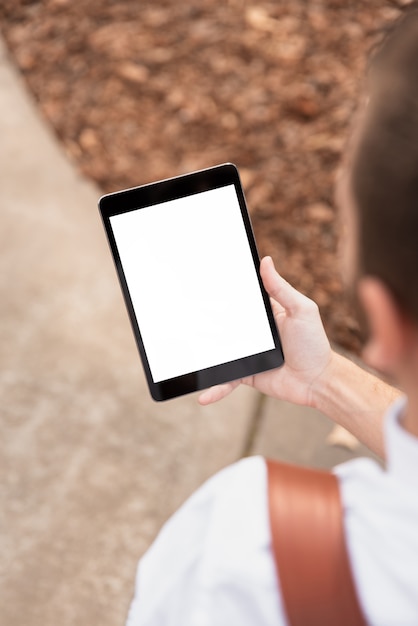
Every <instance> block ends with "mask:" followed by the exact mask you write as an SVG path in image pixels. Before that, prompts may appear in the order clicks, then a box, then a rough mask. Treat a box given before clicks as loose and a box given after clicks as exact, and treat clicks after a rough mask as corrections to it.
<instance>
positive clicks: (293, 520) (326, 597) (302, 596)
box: [267, 461, 366, 626]
mask: <svg viewBox="0 0 418 626" xmlns="http://www.w3.org/2000/svg"><path fill="white" fill-rule="evenodd" d="M267 471H268V492H269V509H270V526H271V533H272V547H273V552H274V557H275V562H276V569H277V573H278V578H279V581H280V588H281V591H282V596H283V600H284V605H285V609H286V613H287V617H288V620H289V623H290V625H291V626H366V622H365V619H364V617H363V615H362V612H361V609H360V606H359V603H358V600H357V596H356V591H355V587H354V583H353V579H352V576H351V570H350V564H349V560H348V555H347V550H346V546H345V537H344V529H343V517H342V507H341V501H340V493H339V486H338V480H337V478H336V477H335V476H334V475H333V474H331V473H329V472H324V471H319V470H311V469H307V468H303V467H298V466H294V465H288V464H285V463H278V462H276V461H267Z"/></svg>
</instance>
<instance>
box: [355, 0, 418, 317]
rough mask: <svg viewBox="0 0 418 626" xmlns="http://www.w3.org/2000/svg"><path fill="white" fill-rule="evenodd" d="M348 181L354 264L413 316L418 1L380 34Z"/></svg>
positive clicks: (416, 297)
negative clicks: (354, 215)
mask: <svg viewBox="0 0 418 626" xmlns="http://www.w3.org/2000/svg"><path fill="white" fill-rule="evenodd" d="M367 96H368V104H367V107H366V111H365V114H364V120H363V123H362V125H361V132H360V136H359V138H358V142H357V145H356V149H355V153H354V158H353V166H352V171H351V184H352V191H353V197H354V201H355V205H356V208H357V218H358V219H357V221H358V244H359V245H358V249H359V259H358V261H359V272H360V274H362V275H366V274H367V275H372V276H376V277H378V278H380V279H381V280H382V281H383V282H384V283H385V284H386V285H387V287H389V289H390V290H391V291H392V293H393V295H394V297H395V298H396V299H397V301H398V303H399V305H400V306H401V307H402V308H403V309H404V310H405V312H406V313H408V314H409V315H410V316H412V317H413V318H414V319H415V320H416V321H417V322H418V5H416V4H415V3H414V5H412V6H410V7H409V10H408V11H407V12H406V14H405V15H404V16H402V18H401V19H400V20H399V21H398V22H397V23H396V24H395V25H394V26H393V27H392V29H391V30H390V31H389V32H388V33H387V34H386V36H385V38H384V40H383V42H382V44H381V45H380V46H379V48H378V49H377V51H376V52H375V54H374V56H373V58H372V61H371V65H370V69H369V74H368V82H367Z"/></svg>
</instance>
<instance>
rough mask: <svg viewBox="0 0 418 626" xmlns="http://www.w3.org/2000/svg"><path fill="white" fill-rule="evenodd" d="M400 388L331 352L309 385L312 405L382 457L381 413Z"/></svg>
mask: <svg viewBox="0 0 418 626" xmlns="http://www.w3.org/2000/svg"><path fill="white" fill-rule="evenodd" d="M399 395H400V391H399V390H398V389H395V388H394V387H391V386H390V385H388V384H387V383H385V382H383V381H382V380H380V379H379V378H377V377H376V376H373V375H372V374H370V373H369V372H366V371H365V370H363V369H361V368H360V367H359V366H358V365H356V364H355V363H353V362H352V361H350V360H349V359H346V358H345V357H343V356H341V355H339V354H337V353H333V356H332V360H331V362H330V364H329V366H328V367H327V368H326V371H324V374H323V375H322V376H321V377H320V378H319V379H318V380H317V382H316V384H315V386H314V387H313V388H312V405H313V406H314V407H315V408H316V409H318V410H319V411H321V412H322V413H324V414H325V415H327V416H328V417H330V418H331V419H332V420H333V421H334V422H337V423H338V424H340V425H341V426H343V427H344V428H346V429H347V430H349V431H350V432H351V433H352V434H353V435H354V436H355V437H357V438H358V439H359V440H360V441H362V442H363V443H364V444H365V445H366V446H368V447H369V448H370V449H371V450H372V451H373V452H375V453H376V454H378V455H379V456H381V457H384V455H385V450H384V445H383V416H384V413H385V411H386V409H387V408H388V406H389V405H390V404H391V403H392V402H393V401H394V400H395V399H396V398H397V397H399Z"/></svg>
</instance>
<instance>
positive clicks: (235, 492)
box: [127, 399, 418, 626]
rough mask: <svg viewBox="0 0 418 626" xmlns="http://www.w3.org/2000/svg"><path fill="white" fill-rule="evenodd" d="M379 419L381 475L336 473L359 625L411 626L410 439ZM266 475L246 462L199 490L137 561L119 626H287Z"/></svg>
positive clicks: (414, 463)
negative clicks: (383, 463) (360, 610)
mask: <svg viewBox="0 0 418 626" xmlns="http://www.w3.org/2000/svg"><path fill="white" fill-rule="evenodd" d="M404 404H405V400H404V399H402V400H401V401H399V400H398V401H397V402H396V403H395V404H394V405H393V406H392V407H391V408H390V409H389V411H388V413H387V415H386V418H385V441H386V450H387V468H386V470H384V469H382V468H381V467H380V466H379V465H378V464H376V463H375V462H374V461H371V460H369V459H356V460H353V461H349V462H348V463H344V464H343V465H340V466H338V467H337V468H335V470H334V471H335V473H336V474H337V476H338V479H339V482H340V488H341V494H342V501H343V507H344V524H345V529H346V540H347V547H348V552H349V556H350V560H351V565H352V571H353V576H354V579H355V582H356V587H357V591H358V595H359V599H360V603H361V606H362V608H363V612H364V615H365V617H366V619H367V621H368V623H369V624H370V625H373V626H418V439H416V438H415V437H413V436H412V435H410V434H409V433H407V432H406V431H405V430H404V429H403V428H402V426H401V424H400V422H399V417H400V415H401V413H402V411H403V408H404ZM270 543H271V538H270V527H269V521H268V499H267V473H266V465H265V462H264V459H262V458H261V457H252V458H249V459H244V460H242V461H239V462H238V463H236V464H234V465H232V466H230V467H228V468H226V469H225V470H222V471H221V472H219V473H218V474H217V475H215V476H214V477H213V478H211V479H210V480H209V481H208V482H206V483H205V484H204V485H203V486H202V487H201V488H200V489H199V490H198V491H196V493H194V494H193V495H192V497H191V498H190V499H189V500H188V501H187V502H186V503H185V504H184V505H183V506H182V507H181V508H180V509H179V510H178V511H177V513H175V515H173V517H172V518H171V519H170V520H169V521H168V522H167V523H166V524H165V526H164V527H163V529H162V530H161V532H160V534H159V536H158V537H157V539H156V540H155V542H154V544H153V545H152V546H151V548H150V549H149V550H148V552H147V553H146V554H145V556H144V557H143V558H142V559H141V560H140V562H139V566H138V574H137V582H136V594H135V598H134V600H133V602H132V605H131V610H130V613H129V617H128V621H127V626H209V625H210V626H285V625H286V626H287V624H288V622H287V620H286V616H285V613H284V609H283V603H282V598H281V593H280V588H279V583H278V582H277V578H276V571H275V566H274V561H273V556H272V552H271V549H270Z"/></svg>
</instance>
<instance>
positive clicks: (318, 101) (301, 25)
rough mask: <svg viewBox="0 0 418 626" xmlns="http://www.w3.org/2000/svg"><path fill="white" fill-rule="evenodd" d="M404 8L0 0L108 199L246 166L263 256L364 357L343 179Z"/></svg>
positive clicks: (53, 111)
mask: <svg viewBox="0 0 418 626" xmlns="http://www.w3.org/2000/svg"><path fill="white" fill-rule="evenodd" d="M399 4H401V2H400V3H399ZM397 13H398V9H397V3H396V2H394V1H393V2H389V1H388V0H374V1H373V0H370V1H369V2H363V1H362V0H353V1H350V0H322V1H321V0H309V1H308V0H292V2H288V1H286V0H275V1H267V0H258V1H257V2H255V1H253V2H248V1H244V0H222V1H218V2H216V1H215V0H189V1H188V2H178V1H177V0H162V1H159V2H155V0H151V1H150V0H147V1H143V2H135V1H134V0H117V1H112V0H89V1H88V2H85V1H83V0H43V1H36V0H2V2H1V5H0V28H1V30H2V33H3V35H4V36H5V38H6V41H7V43H8V45H9V48H10V50H11V51H12V53H13V55H14V58H15V59H16V62H17V64H18V66H19V67H20V69H21V71H22V72H23V74H24V76H25V77H26V79H27V82H28V84H29V86H30V89H31V90H32V92H33V94H34V95H35V98H36V99H37V101H38V103H39V107H40V109H41V111H42V113H43V114H44V116H45V117H46V118H47V119H48V120H49V122H50V123H51V125H52V126H53V127H54V129H55V131H56V133H57V135H58V137H59V138H60V140H61V141H62V144H63V146H64V148H65V150H66V152H67V153H68V155H69V156H70V157H71V158H72V159H73V160H74V162H75V163H76V164H77V166H78V167H79V169H80V170H81V171H82V172H83V173H84V174H85V175H86V176H88V177H90V178H91V179H93V180H95V181H96V182H97V183H98V184H99V185H100V187H101V188H102V189H103V190H104V191H111V190H116V189H119V188H123V187H130V186H135V185H139V184H142V183H146V182H150V181H152V180H157V179H159V178H164V177H169V176H174V175H176V174H179V173H183V172H187V171H190V170H194V169H199V168H204V167H208V166H211V165H214V164H217V163H222V162H225V161H232V162H234V163H235V164H236V165H237V166H238V167H239V169H240V171H241V174H242V179H243V183H244V187H245V191H246V195H247V201H248V205H249V209H250V213H251V216H252V220H253V226H254V231H255V235H256V239H257V242H258V247H259V250H260V253H261V254H266V253H268V254H271V255H272V256H273V258H274V259H275V260H276V263H277V266H278V268H279V270H280V271H281V272H282V274H283V275H284V276H285V277H286V278H287V279H288V280H289V281H290V282H291V283H293V284H294V285H295V286H296V287H297V288H299V289H300V290H302V291H303V292H304V293H306V294H308V295H309V296H311V297H312V298H314V299H315V300H316V301H317V302H318V304H319V305H320V308H321V312H322V315H323V318H324V322H325V325H326V328H327V331H328V332H329V334H330V336H331V338H332V339H333V340H334V341H336V342H337V343H339V344H340V345H342V346H345V347H347V348H349V349H352V350H358V348H359V345H360V344H359V330H358V326H357V323H356V320H355V317H354V315H353V313H352V311H351V309H350V306H349V303H348V302H347V300H346V298H345V297H344V296H343V293H342V286H341V279H340V276H339V270H338V259H337V256H338V255H337V238H336V233H337V230H338V223H337V218H336V209H335V206H334V201H333V179H334V175H335V170H336V168H337V166H338V164H339V161H340V156H341V152H342V150H343V147H344V143H345V141H346V137H347V132H348V125H349V122H350V118H351V117H352V113H353V111H354V109H355V106H356V100H357V98H358V94H359V90H360V86H361V76H362V75H363V72H364V66H365V60H366V56H367V51H368V50H369V48H370V46H371V45H372V43H373V42H374V40H375V39H376V33H377V32H378V30H379V29H380V28H381V27H382V25H384V24H385V23H386V22H387V21H388V20H391V19H392V18H393V17H394V16H396V15H397Z"/></svg>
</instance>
